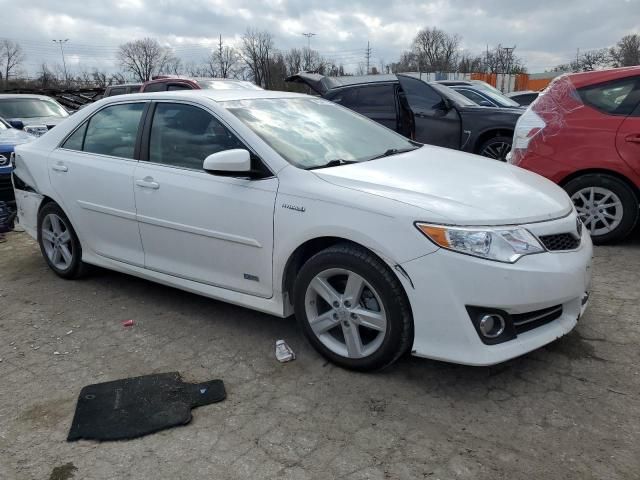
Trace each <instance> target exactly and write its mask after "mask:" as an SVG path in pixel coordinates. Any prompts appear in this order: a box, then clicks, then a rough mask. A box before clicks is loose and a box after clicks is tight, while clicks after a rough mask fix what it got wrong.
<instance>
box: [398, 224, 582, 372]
mask: <svg viewBox="0 0 640 480" xmlns="http://www.w3.org/2000/svg"><path fill="white" fill-rule="evenodd" d="M561 221H563V222H571V221H575V216H574V215H571V216H570V217H567V219H564V220H561ZM550 224H551V225H553V222H547V223H541V224H536V226H535V227H534V228H538V229H543V230H544V229H547V228H549V225H550ZM525 227H527V226H525ZM592 254H593V248H592V245H591V239H590V237H589V235H588V233H587V232H586V229H584V231H583V232H582V240H581V244H580V247H579V248H578V249H577V250H573V251H568V252H545V253H540V254H536V255H529V256H526V257H523V258H521V259H520V260H518V261H517V262H516V263H514V264H507V263H499V262H494V261H488V260H483V259H481V258H476V257H471V256H468V255H463V254H460V253H456V252H450V251H447V250H443V249H441V250H438V251H436V252H434V253H432V254H430V255H425V256H423V257H420V258H418V259H415V260H412V261H410V262H407V263H405V264H403V265H402V268H403V269H404V270H405V271H406V273H407V274H408V276H409V278H410V279H411V282H412V283H413V287H412V286H411V285H408V286H407V288H406V291H407V294H408V297H409V301H410V302H411V307H412V311H413V318H414V324H415V326H414V331H415V337H414V343H413V353H414V354H415V355H417V356H421V357H427V358H432V359H437V360H445V361H449V362H455V363H462V364H467V365H493V364H496V363H500V362H503V361H506V360H509V359H511V358H514V357H518V356H520V355H523V354H525V353H527V352H530V351H532V350H535V349H537V348H539V347H542V346H543V345H546V344H548V343H550V342H552V341H554V340H556V339H557V338H559V337H561V336H563V335H565V334H567V333H569V332H570V331H571V330H572V329H573V328H574V327H575V325H576V322H577V320H578V319H579V317H580V316H581V315H582V313H583V312H584V310H585V308H586V306H587V301H586V299H587V298H588V296H586V294H587V292H588V291H589V289H590V285H591V258H592ZM557 305H562V315H561V316H560V317H559V318H557V319H555V320H553V321H552V322H550V323H547V324H545V325H542V326H539V327H537V328H534V329H532V330H529V331H526V332H524V333H521V334H518V336H517V337H516V338H514V339H512V340H508V341H506V342H504V343H499V344H496V345H485V344H484V343H483V342H482V340H481V339H480V337H479V334H478V333H477V332H476V329H475V327H474V326H473V323H472V322H471V318H470V316H469V313H468V311H467V308H466V307H467V306H482V307H486V308H489V309H491V308H493V309H497V310H502V311H505V312H507V313H508V314H512V315H513V314H520V313H528V312H533V311H536V310H541V309H545V308H549V307H553V306H557Z"/></svg>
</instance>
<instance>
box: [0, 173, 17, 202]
mask: <svg viewBox="0 0 640 480" xmlns="http://www.w3.org/2000/svg"><path fill="white" fill-rule="evenodd" d="M13 200H15V197H14V195H13V185H12V184H11V175H8V174H7V175H1V174H0V201H3V202H10V201H13Z"/></svg>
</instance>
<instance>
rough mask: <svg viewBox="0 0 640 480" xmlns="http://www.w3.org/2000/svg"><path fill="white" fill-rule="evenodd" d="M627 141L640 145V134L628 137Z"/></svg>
mask: <svg viewBox="0 0 640 480" xmlns="http://www.w3.org/2000/svg"><path fill="white" fill-rule="evenodd" d="M625 140H626V141H627V142H630V143H640V133H634V134H632V135H627V136H626V137H625Z"/></svg>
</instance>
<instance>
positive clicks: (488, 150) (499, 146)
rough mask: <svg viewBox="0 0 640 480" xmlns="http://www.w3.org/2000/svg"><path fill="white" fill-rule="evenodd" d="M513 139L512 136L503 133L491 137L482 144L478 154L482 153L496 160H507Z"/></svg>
mask: <svg viewBox="0 0 640 480" xmlns="http://www.w3.org/2000/svg"><path fill="white" fill-rule="evenodd" d="M512 141H513V138H512V137H505V136H503V135H498V136H495V137H491V138H490V139H489V140H487V141H485V142H484V143H483V144H482V145H480V148H478V151H477V154H478V155H482V156H483V157H487V158H493V159H494V160H498V161H500V162H506V161H507V153H509V152H510V151H511V142H512Z"/></svg>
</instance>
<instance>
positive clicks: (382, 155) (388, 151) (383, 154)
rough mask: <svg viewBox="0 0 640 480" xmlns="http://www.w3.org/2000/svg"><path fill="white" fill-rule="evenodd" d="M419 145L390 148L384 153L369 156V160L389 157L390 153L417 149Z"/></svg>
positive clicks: (396, 153)
mask: <svg viewBox="0 0 640 480" xmlns="http://www.w3.org/2000/svg"><path fill="white" fill-rule="evenodd" d="M419 148H420V147H411V148H390V149H389V150H387V151H386V152H384V153H381V154H380V155H376V156H374V157H371V158H370V159H369V160H377V159H378V158H384V157H390V156H391V155H398V154H399V153H406V152H413V151H414V150H417V149H419Z"/></svg>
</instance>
